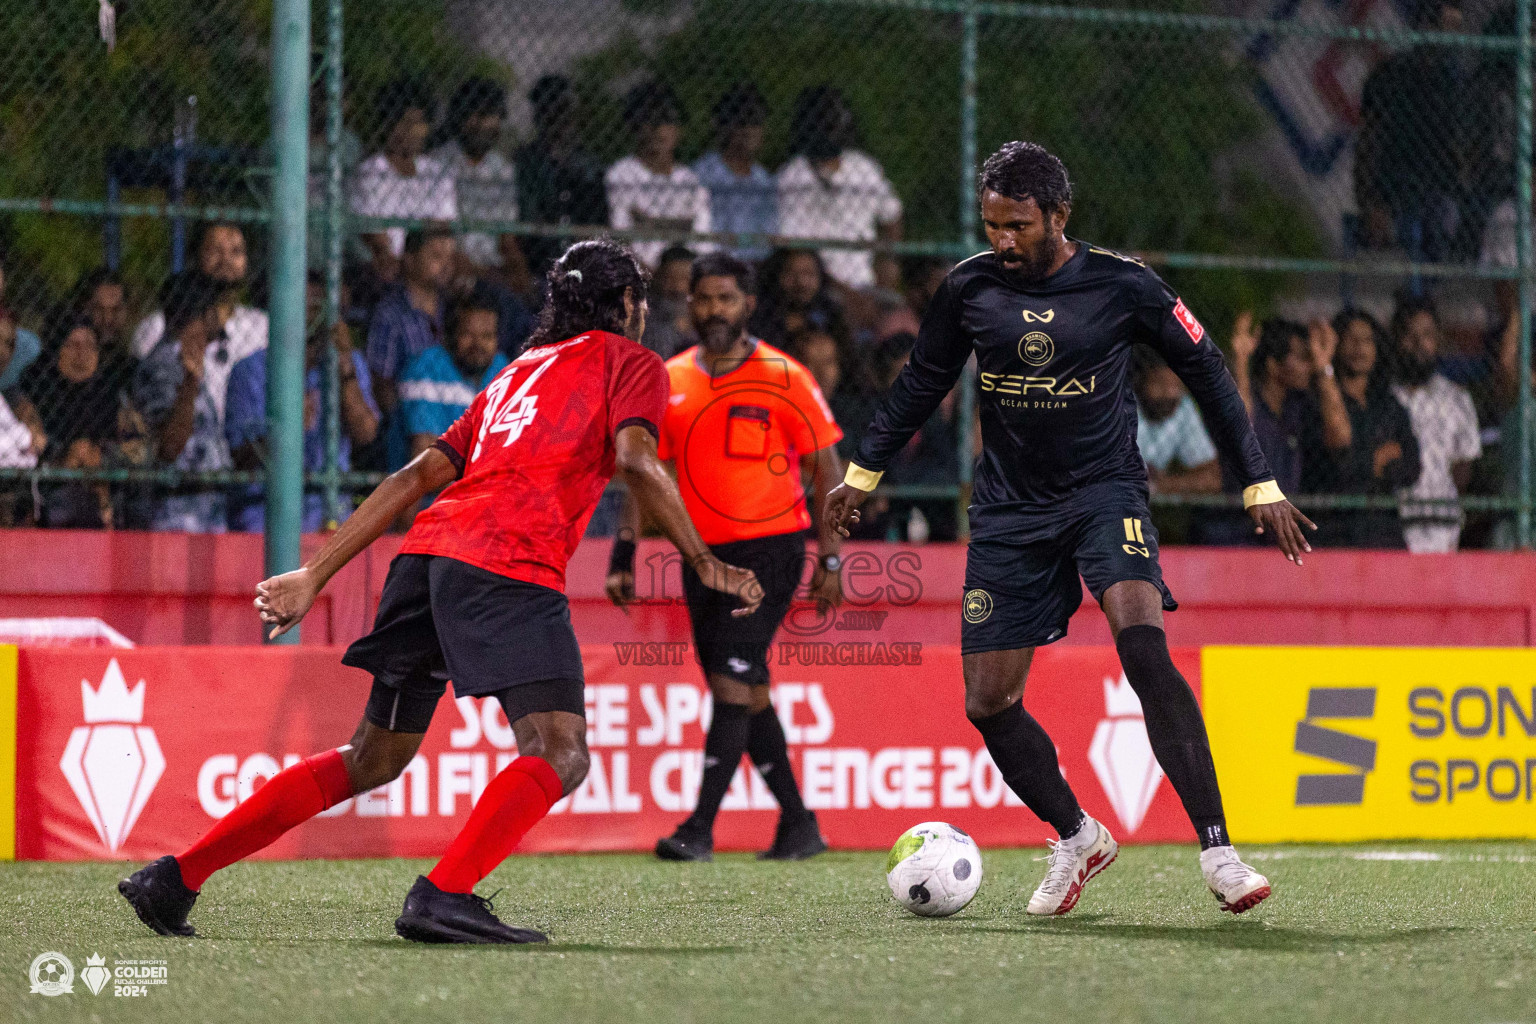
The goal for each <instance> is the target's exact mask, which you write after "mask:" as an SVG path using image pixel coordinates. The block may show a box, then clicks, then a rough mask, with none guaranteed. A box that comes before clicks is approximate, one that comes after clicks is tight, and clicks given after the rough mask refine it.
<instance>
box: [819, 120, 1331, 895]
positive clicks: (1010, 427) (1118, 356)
mask: <svg viewBox="0 0 1536 1024" xmlns="http://www.w3.org/2000/svg"><path fill="white" fill-rule="evenodd" d="M978 190H979V193H980V195H979V199H980V203H981V213H982V220H983V223H984V225H985V228H986V233H987V240H988V242H989V243H990V244H991V251H989V252H984V253H982V254H980V255H977V256H973V257H971V258H970V259H968V260H965V261H963V262H962V263H960V264H959V265H958V266H956V267H955V268H954V270H953V271H951V272H950V274H949V276H948V277H947V278H946V279H945V280H944V283H943V285H942V286H941V287H940V288H939V290H938V293H937V294H936V295H935V296H934V298H933V301H932V302H931V303H930V305H929V307H928V310H927V313H926V315H925V316H924V318H923V324H922V330H921V333H920V334H919V336H918V341H917V345H916V347H915V348H914V350H913V352H912V357H911V360H910V362H909V363H908V364H907V367H906V368H905V369H904V370H902V372H901V375H900V376H899V377H898V378H897V379H896V382H895V384H894V385H892V387H891V389H890V391H889V393H888V394H887V395H886V397H885V399H884V401H883V402H882V404H881V407H880V409H879V410H878V411H877V412H876V414H875V418H874V422H873V423H872V424H871V426H870V428H869V431H868V432H867V433H866V434H865V435H864V440H863V443H862V444H861V445H860V446H859V450H858V454H857V455H856V456H855V457H854V459H853V461H852V463H851V464H850V465H849V467H848V473H847V477H846V480H845V482H844V483H843V484H842V485H841V486H839V487H838V488H836V489H835V490H833V491H832V493H831V494H830V495H828V498H827V504H826V512H825V514H826V515H827V516H828V517H830V519H831V522H832V525H834V526H836V527H838V528H840V529H841V528H843V527H844V526H845V525H846V524H847V523H848V522H850V521H853V522H856V521H857V518H858V511H857V506H858V505H859V503H860V502H862V501H863V500H864V498H865V497H867V496H868V494H869V492H870V491H871V490H873V489H874V487H875V485H876V484H877V483H878V482H879V479H880V473H881V471H882V470H883V468H884V467H885V466H886V465H887V463H888V462H889V461H890V459H891V458H892V457H893V456H894V455H895V454H896V453H897V452H899V451H900V450H901V448H902V447H903V446H904V445H905V444H906V443H907V440H908V439H909V438H910V437H911V436H912V434H913V432H914V431H916V430H917V429H918V428H919V427H920V426H921V425H922V424H923V423H925V422H926V421H927V420H928V417H929V416H930V415H931V414H932V413H933V411H934V410H935V409H936V408H937V407H938V405H939V402H940V401H941V400H942V399H943V398H944V396H945V394H947V393H948V392H949V390H950V388H951V387H953V386H954V384H955V382H956V380H957V379H958V378H959V376H960V373H961V371H962V370H963V369H964V367H965V365H966V362H967V361H968V360H969V359H970V358H971V357H972V355H973V354H974V356H975V358H976V365H977V373H978V378H977V384H978V398H979V405H980V417H981V432H982V453H981V457H980V460H979V462H978V464H977V468H976V475H975V493H974V502H973V504H972V506H971V509H970V517H971V540H970V549H969V552H968V556H967V559H966V573H965V598H964V603H963V607H962V622H961V648H962V654H963V664H964V672H965V712H966V716H967V717H968V718H969V719H970V720H971V722H972V724H974V725H975V726H976V728H977V730H978V731H979V732H980V733H981V735H982V738H983V739H984V740H985V741H986V744H987V749H988V751H990V752H991V754H992V758H993V760H995V761H996V762H997V765H998V769H999V771H1000V772H1001V773H1002V775H1003V778H1004V779H1005V780H1006V781H1007V783H1008V785H1009V786H1010V787H1011V788H1012V789H1013V791H1014V792H1015V793H1017V794H1018V795H1019V797H1020V798H1022V799H1023V800H1024V802H1025V803H1026V804H1027V805H1028V806H1029V808H1030V809H1031V810H1032V811H1034V812H1035V814H1037V815H1039V816H1040V817H1041V818H1042V819H1043V820H1045V821H1047V822H1049V823H1050V824H1051V825H1052V826H1054V827H1055V828H1056V830H1057V832H1058V833H1059V834H1060V837H1061V838H1060V839H1059V840H1058V841H1056V842H1054V843H1053V844H1052V846H1053V849H1052V853H1051V856H1050V858H1049V862H1050V866H1049V868H1048V870H1047V873H1046V877H1045V880H1044V881H1043V882H1042V883H1041V884H1040V888H1039V889H1038V890H1036V892H1035V894H1034V896H1033V898H1032V899H1031V900H1030V902H1029V912H1030V913H1032V914H1064V913H1066V912H1068V911H1069V910H1071V909H1072V907H1073V906H1074V905H1075V904H1076V903H1077V900H1078V897H1079V895H1080V894H1081V892H1082V888H1083V886H1084V884H1086V883H1087V881H1088V880H1089V879H1091V878H1092V877H1093V876H1094V875H1096V874H1097V873H1098V872H1100V871H1102V870H1103V869H1104V868H1105V867H1107V866H1108V865H1109V863H1110V862H1111V861H1112V860H1113V859H1114V857H1115V854H1116V852H1117V850H1118V847H1117V846H1116V844H1115V841H1114V839H1113V838H1112V837H1111V836H1110V834H1109V830H1108V829H1106V828H1105V827H1104V826H1103V825H1102V824H1100V823H1099V822H1097V821H1094V820H1093V819H1092V818H1089V817H1087V816H1086V815H1084V814H1083V812H1082V810H1081V808H1080V807H1079V806H1078V802H1077V798H1076V797H1075V796H1074V795H1073V793H1072V790H1071V788H1070V787H1069V786H1068V785H1067V783H1066V781H1065V780H1064V779H1063V778H1062V776H1061V772H1060V770H1059V768H1058V766H1057V761H1056V748H1055V746H1054V745H1053V744H1052V742H1051V739H1050V737H1049V736H1047V735H1046V733H1045V731H1044V730H1043V729H1042V728H1041V727H1040V724H1039V723H1038V722H1036V721H1035V719H1034V718H1033V717H1031V716H1030V714H1029V712H1027V711H1026V710H1024V707H1023V700H1022V698H1023V694H1024V682H1025V678H1026V676H1027V675H1028V673H1029V664H1030V660H1031V658H1032V657H1033V654H1034V649H1035V648H1036V647H1037V646H1039V645H1041V644H1047V643H1050V642H1052V641H1054V640H1058V639H1060V638H1061V637H1062V636H1064V635H1065V634H1066V631H1067V620H1068V619H1069V618H1070V617H1071V615H1072V613H1073V612H1074V611H1076V610H1077V607H1078V605H1079V604H1080V603H1081V600H1082V586H1081V585H1080V584H1079V583H1078V577H1079V576H1081V577H1082V578H1083V581H1084V582H1086V583H1087V585H1088V589H1089V590H1090V591H1091V592H1092V594H1093V596H1094V599H1095V600H1097V601H1098V602H1099V604H1100V606H1101V607H1102V608H1103V609H1104V613H1105V615H1106V616H1107V617H1108V619H1109V625H1110V629H1111V631H1112V632H1113V633H1114V636H1115V646H1116V648H1117V650H1118V652H1119V655H1120V661H1121V663H1122V665H1123V666H1124V668H1125V674H1126V678H1127V679H1128V680H1129V681H1130V684H1131V686H1132V688H1133V689H1134V690H1135V691H1136V694H1137V696H1138V697H1139V698H1140V699H1141V705H1142V709H1143V712H1144V714H1145V716H1146V724H1147V734H1148V736H1149V738H1150V739H1151V741H1152V749H1153V752H1154V753H1155V754H1156V755H1157V759H1158V762H1159V763H1160V764H1161V765H1162V767H1163V770H1164V772H1165V773H1166V774H1167V775H1168V778H1169V780H1170V781H1171V782H1172V783H1173V786H1174V789H1175V790H1176V791H1177V792H1178V794H1179V798H1180V800H1182V801H1183V803H1184V809H1185V811H1186V812H1187V813H1188V814H1189V817H1190V820H1191V822H1192V823H1193V824H1194V826H1195V830H1196V832H1197V833H1198V835H1199V837H1200V846H1201V854H1200V865H1201V869H1202V872H1203V874H1204V876H1205V881H1206V884H1207V885H1208V886H1209V887H1210V889H1211V891H1212V892H1213V893H1215V895H1216V897H1217V899H1218V900H1219V901H1220V902H1221V905H1222V908H1223V909H1225V910H1230V911H1232V912H1234V913H1241V912H1242V911H1245V910H1248V909H1250V908H1251V907H1253V906H1256V905H1257V904H1258V903H1259V902H1260V901H1261V900H1263V899H1264V898H1265V897H1267V896H1268V895H1269V891H1270V890H1269V882H1268V880H1267V879H1265V878H1264V876H1263V875H1260V874H1259V873H1258V872H1256V871H1254V870H1253V869H1252V868H1250V867H1248V865H1246V864H1244V863H1243V862H1242V860H1240V859H1239V858H1238V856H1237V854H1236V852H1235V851H1233V849H1232V846H1231V843H1230V841H1229V840H1228V838H1227V830H1226V820H1225V817H1224V815H1223V812H1222V805H1221V793H1220V790H1219V789H1218V788H1217V784H1216V769H1215V766H1214V764H1213V763H1212V760H1211V752H1210V744H1209V742H1208V741H1207V738H1206V733H1205V724H1204V722H1203V720H1202V719H1201V716H1200V708H1199V705H1198V704H1197V703H1196V702H1195V697H1194V693H1193V692H1192V691H1191V690H1190V688H1189V684H1188V683H1187V682H1185V680H1184V678H1183V676H1181V675H1180V674H1179V672H1178V670H1177V669H1176V668H1175V667H1174V665H1173V661H1172V660H1171V658H1170V657H1169V654H1168V643H1167V637H1166V636H1165V634H1164V632H1163V612H1164V611H1165V610H1167V611H1172V610H1173V609H1174V608H1176V607H1177V605H1176V604H1175V602H1174V600H1173V595H1172V594H1171V593H1170V592H1169V590H1168V587H1167V585H1166V584H1165V583H1164V582H1163V577H1162V571H1161V569H1160V568H1159V565H1158V557H1157V533H1156V531H1155V530H1154V529H1153V527H1152V522H1151V519H1150V518H1149V515H1148V509H1147V471H1146V466H1145V464H1144V463H1143V461H1142V459H1141V456H1140V454H1139V452H1138V450H1137V447H1136V406H1135V400H1134V398H1133V396H1132V393H1131V386H1130V364H1131V354H1132V348H1133V346H1134V345H1136V344H1138V343H1139V344H1145V345H1150V346H1151V347H1153V348H1155V349H1156V350H1157V351H1158V352H1160V353H1161V354H1162V355H1163V357H1164V358H1165V359H1167V361H1168V365H1169V366H1171V367H1172V368H1173V369H1174V371H1175V372H1177V373H1178V375H1179V376H1180V377H1181V378H1182V379H1183V381H1184V383H1185V385H1187V386H1188V388H1189V390H1190V392H1191V393H1192V394H1193V395H1194V397H1195V400H1196V401H1197V402H1199V404H1200V407H1201V409H1202V410H1203V412H1204V413H1205V416H1206V420H1207V422H1208V423H1209V424H1210V428H1211V433H1212V435H1213V437H1214V439H1215V440H1216V443H1217V445H1218V447H1219V448H1220V449H1221V452H1222V455H1223V456H1224V457H1225V458H1226V459H1227V461H1228V463H1229V464H1230V465H1231V467H1232V468H1233V470H1234V471H1235V472H1236V473H1237V475H1238V477H1239V479H1240V481H1241V482H1242V484H1243V485H1244V487H1245V488H1246V489H1245V491H1244V493H1243V504H1244V506H1245V507H1246V508H1247V509H1248V512H1249V514H1250V515H1251V516H1252V518H1253V519H1254V522H1255V525H1256V529H1257V530H1258V531H1259V532H1261V533H1266V534H1270V535H1272V536H1274V537H1275V538H1276V539H1277V540H1278V542H1279V544H1280V548H1281V550H1282V551H1283V552H1284V553H1285V555H1286V557H1287V558H1289V559H1291V560H1293V561H1295V562H1296V563H1297V564H1298V565H1299V564H1301V558H1302V555H1303V553H1305V552H1306V551H1309V550H1311V549H1310V547H1309V546H1308V544H1307V542H1306V539H1305V537H1304V535H1303V532H1302V528H1303V527H1307V528H1310V529H1316V527H1314V526H1313V525H1312V523H1311V522H1310V521H1309V520H1308V519H1307V518H1306V517H1305V516H1303V515H1302V514H1301V513H1300V512H1299V511H1297V509H1296V508H1295V507H1294V506H1292V505H1291V504H1290V502H1288V501H1286V500H1285V497H1284V495H1282V494H1281V493H1280V489H1279V488H1278V487H1277V486H1276V484H1275V481H1274V477H1273V475H1272V474H1271V473H1270V470H1269V467H1268V465H1267V464H1266V462H1265V460H1264V455H1263V453H1262V452H1261V451H1260V450H1259V445H1258V441H1257V440H1256V438H1255V437H1254V433H1253V428H1252V425H1251V424H1250V423H1249V420H1248V416H1247V413H1246V412H1245V411H1244V408H1243V404H1242V401H1241V399H1240V397H1239V396H1238V392H1237V387H1236V385H1235V383H1234V382H1233V380H1232V377H1231V375H1230V374H1229V373H1228V372H1227V368H1226V364H1225V362H1224V361H1223V360H1222V356H1221V353H1220V351H1219V350H1218V349H1217V348H1216V345H1215V342H1214V341H1212V340H1211V338H1210V337H1209V336H1208V335H1207V334H1206V332H1205V330H1204V328H1203V327H1202V326H1201V325H1200V323H1199V321H1198V320H1196V319H1195V317H1194V315H1193V314H1192V313H1190V311H1189V310H1188V309H1187V308H1186V307H1185V305H1184V303H1183V302H1182V301H1181V300H1180V299H1179V298H1178V297H1177V296H1176V295H1175V294H1174V293H1173V292H1172V291H1170V290H1169V288H1168V287H1167V285H1165V284H1164V283H1163V282H1162V280H1161V279H1160V278H1159V277H1158V276H1157V274H1155V273H1153V272H1152V271H1151V270H1149V269H1148V268H1147V267H1146V266H1145V265H1144V264H1143V263H1142V262H1141V261H1139V260H1136V259H1133V258H1131V257H1129V256H1123V255H1121V254H1119V253H1116V252H1111V251H1110V250H1107V249H1101V248H1098V247H1096V246H1093V245H1090V244H1088V243H1087V242H1083V241H1080V240H1077V239H1074V238H1069V237H1068V236H1067V235H1066V234H1065V229H1066V224H1067V217H1068V214H1069V213H1070V210H1071V198H1072V189H1071V184H1070V182H1069V181H1068V178H1067V171H1066V168H1065V167H1064V166H1063V165H1062V163H1061V161H1060V160H1058V159H1057V158H1056V157H1054V156H1052V155H1051V154H1050V153H1048V152H1046V151H1045V150H1044V149H1043V148H1041V147H1040V146H1038V145H1035V144H1033V143H1027V142H1010V143H1008V144H1007V145H1005V146H1004V147H1003V148H1002V149H1000V150H998V151H997V152H996V153H994V154H993V155H992V156H991V157H990V158H988V160H987V161H986V164H985V165H984V167H983V168H982V172H981V175H980V181H979V183H978Z"/></svg>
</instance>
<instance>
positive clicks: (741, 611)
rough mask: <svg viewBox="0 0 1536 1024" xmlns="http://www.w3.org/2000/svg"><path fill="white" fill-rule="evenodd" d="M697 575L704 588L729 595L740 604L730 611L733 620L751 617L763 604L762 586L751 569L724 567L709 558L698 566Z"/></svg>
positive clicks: (714, 559) (717, 561)
mask: <svg viewBox="0 0 1536 1024" xmlns="http://www.w3.org/2000/svg"><path fill="white" fill-rule="evenodd" d="M698 573H699V579H701V580H703V581H704V585H705V586H706V587H708V588H709V589H711V590H718V591H720V593H722V594H730V595H731V596H732V597H734V598H736V599H737V600H738V601H740V602H741V607H740V608H733V609H731V616H732V617H733V618H737V619H739V618H743V617H744V616H747V615H751V614H752V613H753V612H755V611H757V606H758V605H760V604H762V603H763V585H762V584H761V583H759V582H758V581H757V574H756V573H755V572H753V571H752V570H751V569H741V568H738V567H737V566H734V565H726V564H725V563H724V562H722V561H720V560H719V559H718V558H710V560H709V561H708V562H705V563H703V564H700V565H699V566H698Z"/></svg>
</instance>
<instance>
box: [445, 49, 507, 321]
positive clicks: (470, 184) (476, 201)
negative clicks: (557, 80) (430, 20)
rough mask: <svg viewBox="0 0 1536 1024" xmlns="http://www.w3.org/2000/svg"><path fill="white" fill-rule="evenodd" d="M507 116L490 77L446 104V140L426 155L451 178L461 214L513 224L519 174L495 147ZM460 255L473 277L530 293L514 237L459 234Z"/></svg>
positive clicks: (473, 81)
mask: <svg viewBox="0 0 1536 1024" xmlns="http://www.w3.org/2000/svg"><path fill="white" fill-rule="evenodd" d="M506 115H507V92H506V90H505V89H503V88H502V87H501V86H500V85H499V84H497V83H496V82H493V81H491V80H490V79H488V78H470V79H467V80H466V81H465V82H464V83H463V84H461V85H460V86H459V87H458V89H456V90H455V91H454V94H453V98H452V99H451V100H449V101H448V118H447V124H446V125H445V128H446V131H447V134H448V141H446V142H444V143H443V144H442V145H440V146H438V147H437V148H436V149H434V150H433V151H432V152H431V154H430V156H431V158H432V159H434V160H436V161H438V162H439V163H440V164H442V165H443V169H444V170H445V171H446V172H447V173H448V175H449V176H450V177H452V178H453V188H454V192H455V194H456V197H457V199H458V204H459V216H460V217H463V218H464V219H466V220H471V221H474V220H480V221H486V220H499V221H513V220H517V217H518V211H517V172H516V171H515V170H514V169H513V167H512V161H511V160H508V159H507V157H506V155H505V154H504V153H502V152H501V151H500V150H499V149H497V148H496V147H497V146H498V145H499V144H500V142H501V130H502V125H503V123H504V122H505V119H506ZM459 256H460V258H461V261H462V262H463V263H464V264H466V265H467V266H466V267H465V269H466V270H467V271H468V272H469V273H470V274H471V275H472V276H475V277H481V276H487V275H488V276H491V277H494V278H497V279H499V280H500V281H501V282H502V283H504V284H506V285H507V286H508V287H510V288H511V289H512V290H513V291H516V292H520V293H521V292H525V291H527V290H528V265H527V263H526V262H525V261H524V259H523V251H522V249H521V248H520V247H519V246H518V244H517V236H516V235H512V234H498V233H493V232H488V231H475V230H471V231H468V232H465V233H464V234H462V235H460V236H459Z"/></svg>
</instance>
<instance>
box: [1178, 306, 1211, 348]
mask: <svg viewBox="0 0 1536 1024" xmlns="http://www.w3.org/2000/svg"><path fill="white" fill-rule="evenodd" d="M1173 315H1174V318H1175V319H1177V320H1178V321H1179V326H1181V327H1183V328H1184V333H1185V334H1188V335H1189V340H1190V341H1192V342H1194V343H1195V344H1196V345H1198V344H1200V339H1201V338H1203V337H1205V328H1204V327H1201V326H1200V321H1199V320H1196V319H1195V314H1193V313H1191V312H1190V311H1189V307H1188V306H1186V305H1184V300H1183V299H1180V300H1179V301H1178V302H1177V303H1176V304H1175V305H1174V307H1173Z"/></svg>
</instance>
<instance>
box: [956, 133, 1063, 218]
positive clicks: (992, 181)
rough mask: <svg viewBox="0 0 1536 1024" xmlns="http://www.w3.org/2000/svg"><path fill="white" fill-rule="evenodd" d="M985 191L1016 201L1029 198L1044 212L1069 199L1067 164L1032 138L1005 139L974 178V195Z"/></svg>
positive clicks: (979, 195) (1055, 208) (1052, 210)
mask: <svg viewBox="0 0 1536 1024" xmlns="http://www.w3.org/2000/svg"><path fill="white" fill-rule="evenodd" d="M986 192H996V193H997V194H998V195H1000V196H1006V197H1008V198H1009V199H1016V200H1018V201H1019V202H1023V201H1024V200H1026V199H1033V200H1034V201H1035V205H1037V206H1039V207H1040V212H1041V213H1043V214H1046V215H1047V216H1049V215H1050V214H1052V213H1055V212H1056V211H1057V210H1059V209H1061V208H1062V207H1063V206H1067V205H1069V204H1070V203H1071V202H1072V182H1071V180H1070V179H1069V178H1068V177H1067V165H1066V164H1064V163H1062V162H1061V159H1060V158H1059V157H1057V156H1054V155H1053V154H1051V153H1050V152H1048V151H1047V150H1046V148H1045V147H1044V146H1042V145H1040V144H1038V143H1035V142H1017V141H1015V142H1007V143H1004V144H1003V147H1002V148H1001V149H999V150H998V151H997V152H996V153H993V154H992V155H991V156H989V157H987V162H986V163H984V164H982V165H981V173H980V174H979V175H977V178H976V198H977V199H978V200H979V199H980V198H981V196H982V195H983V193H986Z"/></svg>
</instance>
